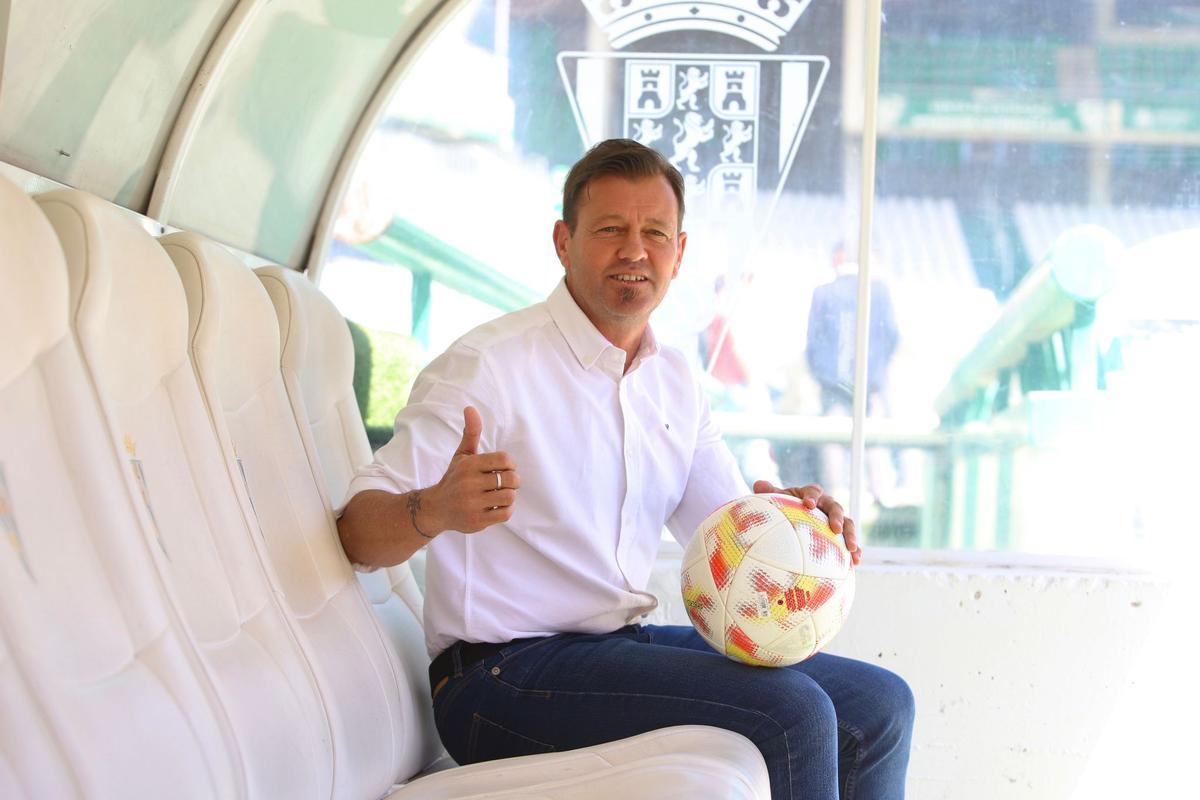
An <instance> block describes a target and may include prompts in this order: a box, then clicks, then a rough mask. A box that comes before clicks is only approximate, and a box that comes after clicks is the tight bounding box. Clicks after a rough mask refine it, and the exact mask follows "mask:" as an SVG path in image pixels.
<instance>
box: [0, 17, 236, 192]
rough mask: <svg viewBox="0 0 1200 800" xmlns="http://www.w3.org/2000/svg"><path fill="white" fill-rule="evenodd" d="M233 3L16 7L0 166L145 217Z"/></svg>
mask: <svg viewBox="0 0 1200 800" xmlns="http://www.w3.org/2000/svg"><path fill="white" fill-rule="evenodd" d="M233 5H234V0H224V1H223V2H206V3H175V2H173V3H161V2H158V0H127V1H126V2H112V0H48V1H47V2H28V1H26V2H20V1H19V0H18V2H15V3H13V4H12V8H11V18H10V20H9V31H8V33H9V36H8V41H7V47H6V51H5V54H4V58H5V63H4V72H3V84H2V85H0V159H3V160H5V161H8V162H11V163H13V164H16V165H17V166H20V167H23V168H24V169H27V170H29V171H30V172H35V173H37V174H39V175H42V176H44V177H47V178H51V179H53V180H56V181H59V182H61V183H66V184H68V185H71V186H76V187H79V188H81V189H85V190H87V191H89V192H92V193H94V194H97V195H100V196H101V197H104V198H106V199H109V200H112V201H113V202H115V203H118V204H119V205H122V206H126V207H129V208H133V209H137V210H145V207H146V203H147V202H148V200H149V197H150V190H151V188H152V187H153V184H154V178H155V174H156V171H157V169H158V162H159V159H160V157H161V156H162V151H163V147H164V146H165V145H166V141H167V137H168V135H169V134H170V131H171V126H172V125H173V124H174V122H175V117H176V115H177V114H178V113H179V108H180V106H181V105H182V103H183V99H184V96H185V95H186V94H187V91H188V88H189V87H190V86H191V83H192V79H193V77H194V76H195V73H196V70H197V69H198V68H199V66H200V63H201V61H202V59H203V57H204V54H205V53H206V52H207V50H208V47H209V45H210V44H211V43H212V40H213V38H214V37H215V36H216V34H217V31H218V30H219V28H220V25H221V23H222V22H223V21H224V20H225V18H226V16H227V15H228V14H229V9H230V8H231V7H232V6H233Z"/></svg>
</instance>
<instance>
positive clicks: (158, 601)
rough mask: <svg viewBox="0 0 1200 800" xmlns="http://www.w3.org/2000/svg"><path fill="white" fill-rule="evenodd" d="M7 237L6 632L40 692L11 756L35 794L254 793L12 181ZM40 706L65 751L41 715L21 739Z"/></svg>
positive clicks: (3, 329) (1, 299)
mask: <svg viewBox="0 0 1200 800" xmlns="http://www.w3.org/2000/svg"><path fill="white" fill-rule="evenodd" d="M0 240H2V241H3V246H2V247H0V339H3V341H4V347H3V348H0V469H2V475H0V493H2V495H3V496H2V498H0V528H2V529H3V542H2V543H0V634H2V636H3V638H4V640H5V641H6V643H7V646H8V649H9V655H10V656H11V658H12V664H11V666H9V667H5V669H4V672H5V673H6V674H7V675H8V676H9V677H6V678H5V689H6V691H7V690H8V689H9V688H10V687H12V686H13V685H15V684H14V683H12V682H10V678H11V677H13V676H16V675H19V676H20V680H19V684H21V685H24V686H26V687H27V688H28V691H29V696H28V702H27V703H25V704H23V707H14V706H10V705H9V703H8V702H7V701H6V702H5V705H4V723H3V729H4V730H5V734H4V737H3V740H0V743H2V744H3V745H4V748H5V757H4V760H5V761H7V762H9V763H15V762H17V761H20V763H21V767H19V768H17V769H16V774H15V778H14V781H15V782H19V783H20V784H21V785H22V786H23V787H25V788H24V790H25V791H26V792H27V793H28V794H30V795H32V796H35V797H51V796H53V797H60V796H66V797H70V796H71V794H72V792H71V791H70V789H69V788H67V787H64V786H62V785H61V784H62V783H63V782H67V781H73V783H74V786H75V789H76V790H77V792H78V794H79V795H80V796H83V797H89V798H90V797H114V798H115V797H121V798H147V799H149V798H164V797H196V798H211V797H240V796H242V795H243V792H242V791H241V787H240V783H241V778H240V766H239V764H238V762H237V759H236V758H235V757H234V755H233V753H234V750H233V749H232V747H231V739H230V736H231V731H230V730H229V728H228V726H227V725H226V722H225V720H224V718H223V716H222V714H221V713H220V711H219V704H218V703H217V701H216V697H215V693H214V692H213V689H212V686H211V684H210V683H209V681H208V680H207V677H206V674H205V672H204V669H203V667H202V666H201V664H200V662H199V660H198V658H197V657H196V654H195V652H194V650H193V648H192V646H191V644H190V640H189V638H188V637H187V635H186V633H185V631H184V628H183V625H182V623H181V621H180V620H179V619H178V617H177V616H176V614H175V613H174V611H173V609H172V608H171V606H170V605H169V604H167V603H166V602H164V598H165V593H164V587H163V586H162V585H161V583H160V582H159V581H158V579H157V573H156V570H155V569H154V567H153V565H152V563H151V555H150V552H149V550H150V547H151V546H157V545H156V544H154V545H152V540H151V537H149V536H148V535H147V531H148V530H149V528H148V527H147V526H148V524H149V521H148V520H146V519H144V518H142V517H141V516H140V512H139V511H138V509H137V508H136V506H135V505H134V503H133V502H132V498H131V494H130V488H131V485H130V483H129V481H128V473H127V469H128V465H127V464H125V463H122V462H119V461H118V459H117V457H116V454H115V453H114V452H113V447H112V441H111V433H110V430H109V427H108V423H107V421H106V420H105V418H104V417H103V415H102V414H101V413H100V412H99V409H98V406H97V404H96V398H95V395H94V391H93V386H92V385H91V383H90V381H89V380H88V377H87V375H86V373H85V372H84V369H83V367H82V365H81V363H80V359H79V354H78V351H77V350H76V345H75V340H74V338H73V337H72V335H71V333H70V330H69V327H68V307H69V301H68V288H67V269H66V266H65V264H64V261H63V254H62V249H61V248H60V245H59V242H58V240H57V239H56V238H55V235H54V231H53V230H52V229H51V227H50V225H49V224H48V223H47V221H46V218H45V217H44V216H43V215H42V213H41V212H40V211H39V210H38V208H37V206H36V205H35V204H34V203H33V202H32V201H30V200H29V199H28V198H27V197H26V196H25V195H24V194H22V193H21V192H20V191H19V190H17V189H16V188H15V187H14V186H12V185H11V184H10V183H8V182H7V181H5V180H3V179H0ZM131 355H132V354H131ZM10 709H12V710H11V711H10ZM34 709H36V710H37V712H38V713H39V714H40V715H41V717H42V719H43V720H44V723H45V728H44V729H45V730H46V731H47V732H48V733H49V734H50V735H52V737H53V740H54V742H56V744H57V749H58V754H57V755H56V754H55V753H50V752H47V751H46V750H45V749H44V748H43V750H42V752H41V753H40V754H37V755H34V754H31V753H30V752H29V750H28V748H31V747H36V746H37V742H38V741H39V739H40V738H41V737H38V736H37V735H36V731H37V728H34V729H33V730H32V731H31V733H32V734H33V735H32V736H31V737H30V739H28V740H24V741H22V742H20V743H19V744H14V743H12V735H11V733H10V728H9V726H10V725H15V724H18V721H19V719H20V717H21V715H28V714H31V713H32V712H33V710H34ZM10 714H13V715H14V716H12V717H10V716H9V715H10ZM12 747H17V748H18V749H15V750H14V749H11V748H12ZM59 757H61V759H64V760H65V762H66V765H65V766H64V767H63V768H62V770H61V771H60V770H56V769H55V768H54V767H53V766H52V765H53V764H54V762H55V761H56V760H57V758H59ZM56 784H57V786H56ZM59 789H62V790H63V791H62V792H61V793H60V791H59Z"/></svg>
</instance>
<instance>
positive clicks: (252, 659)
mask: <svg viewBox="0 0 1200 800" xmlns="http://www.w3.org/2000/svg"><path fill="white" fill-rule="evenodd" d="M38 203H39V205H40V206H41V208H42V210H43V212H45V214H46V216H47V217H48V218H49V220H50V222H51V224H52V225H53V226H54V227H55V229H56V230H57V231H58V232H59V235H60V238H61V240H62V241H63V244H64V249H65V251H66V258H67V264H68V267H69V274H70V276H71V288H72V292H71V296H72V300H73V304H74V328H75V333H76V336H77V339H78V343H79V350H80V353H81V354H82V356H83V360H84V364H85V366H86V368H87V370H88V372H89V374H90V376H91V378H92V381H93V383H94V384H95V385H96V387H97V388H98V389H99V397H100V399H101V404H102V406H103V410H104V411H105V413H106V414H107V416H108V419H109V421H110V423H111V425H112V427H113V429H114V430H115V432H116V434H117V435H118V436H119V440H117V441H115V442H114V443H113V447H114V449H115V450H117V451H118V456H119V457H121V458H124V459H127V460H128V463H129V465H130V471H131V474H133V476H134V479H135V481H136V486H137V489H138V492H137V494H136V495H135V497H136V500H137V502H140V503H142V505H143V510H144V511H145V512H146V516H147V517H148V518H149V519H150V521H151V524H152V525H153V526H154V529H155V538H156V541H157V542H158V544H159V546H157V547H153V548H152V552H153V553H154V555H155V563H156V565H157V566H158V568H159V571H160V573H161V575H162V577H163V580H164V582H165V583H166V585H167V586H168V589H169V591H170V594H171V596H172V597H173V598H174V599H175V600H176V602H177V603H178V606H179V610H180V614H181V616H182V617H183V620H184V622H185V623H186V625H187V628H188V630H189V632H190V633H191V637H192V640H193V641H194V642H195V644H196V648H197V651H198V653H199V654H200V657H201V659H202V661H203V663H204V665H205V668H206V670H207V672H208V674H209V676H210V678H211V680H212V682H213V685H214V686H215V688H216V690H217V694H218V696H219V698H220V701H221V703H222V708H223V710H224V712H225V716H226V717H227V718H228V719H229V721H230V723H231V727H232V729H233V733H234V738H235V739H236V743H237V748H238V752H239V755H240V757H241V760H242V763H243V767H244V770H245V774H246V784H247V785H246V793H247V795H248V796H249V797H252V798H260V797H262V798H265V797H276V796H280V795H286V796H288V797H293V798H301V797H303V798H312V799H313V800H318V799H319V798H327V797H329V793H330V785H331V782H332V771H333V754H332V750H331V745H330V740H329V739H330V737H329V731H328V722H327V718H326V714H325V710H324V708H323V706H322V702H321V697H320V693H319V689H318V686H317V681H316V680H315V678H314V676H313V673H312V670H311V669H310V667H309V663H308V661H307V660H306V658H305V655H304V653H303V650H302V647H301V643H300V642H299V641H298V640H297V634H296V632H294V631H293V629H292V621H291V620H289V618H288V614H287V612H286V611H285V610H284V608H283V607H282V606H281V605H280V602H279V599H278V598H277V597H276V596H275V593H274V592H273V590H272V588H271V580H270V578H269V577H268V574H267V572H266V570H265V569H264V561H265V559H264V558H263V557H262V556H261V554H260V553H259V552H258V551H257V550H256V547H255V542H256V540H255V538H254V537H253V536H252V534H251V527H250V526H251V522H250V521H249V520H248V518H247V515H246V513H245V511H244V509H248V504H247V503H245V502H243V501H242V498H241V497H240V496H239V495H240V488H241V487H240V485H239V483H237V482H235V481H231V480H230V472H229V470H227V469H226V465H225V463H224V461H223V458H224V457H223V455H222V452H221V448H220V446H219V445H218V443H217V439H216V435H215V433H214V431H213V429H212V426H211V424H210V422H209V419H208V414H207V412H206V411H205V408H204V404H203V401H202V400H201V397H200V391H199V388H198V387H197V385H196V379H195V375H194V374H193V372H192V366H191V361H190V360H189V358H188V310H187V300H186V298H185V297H184V293H183V287H182V286H181V285H180V282H179V278H178V276H177V275H176V273H175V269H174V265H173V264H172V263H171V260H170V259H169V258H168V257H167V255H166V253H164V252H163V249H162V247H160V246H159V244H158V242H156V241H155V240H154V239H153V238H152V237H151V236H150V235H149V234H147V233H146V232H145V231H143V230H142V229H141V227H139V226H138V224H137V223H136V222H135V221H134V220H132V219H130V218H129V217H128V216H127V215H125V214H124V213H122V212H120V211H118V210H117V209H116V208H115V207H113V206H112V205H110V204H108V203H106V202H104V201H102V200H100V199H99V198H97V197H95V196H93V195H89V194H86V193H84V192H79V191H75V190H64V191H57V192H51V193H48V194H44V195H41V196H39V198H38Z"/></svg>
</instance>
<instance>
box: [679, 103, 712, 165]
mask: <svg viewBox="0 0 1200 800" xmlns="http://www.w3.org/2000/svg"><path fill="white" fill-rule="evenodd" d="M671 121H672V122H674V123H675V129H676V133H675V136H674V137H673V138H672V139H671V144H673V145H675V152H674V153H673V154H672V155H671V158H670V159H669V160H670V162H671V163H672V164H674V165H675V166H676V167H680V168H682V165H683V164H685V163H686V164H687V169H688V171H689V172H699V171H700V164H699V160H700V156H699V154H698V153H696V148H697V147H699V146H700V145H702V144H704V143H705V142H708V141H711V140H712V138H713V123H714V122H715V121H716V120H711V119H710V120H709V121H708V122H705V121H704V117H703V116H701V115H700V113H699V112H696V111H689V112H687V113H686V114H684V115H683V122H680V121H679V119H678V118H676V119H673V120H671Z"/></svg>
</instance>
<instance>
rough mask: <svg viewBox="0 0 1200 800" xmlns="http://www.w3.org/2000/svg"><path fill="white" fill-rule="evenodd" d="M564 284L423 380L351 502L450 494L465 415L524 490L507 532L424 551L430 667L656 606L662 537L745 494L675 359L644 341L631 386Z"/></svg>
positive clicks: (603, 628) (695, 388)
mask: <svg viewBox="0 0 1200 800" xmlns="http://www.w3.org/2000/svg"><path fill="white" fill-rule="evenodd" d="M624 366H625V351H623V350H621V349H619V348H617V347H616V346H614V345H612V344H611V343H610V342H609V341H608V340H606V339H605V338H604V336H603V335H601V333H600V332H599V331H598V330H597V329H596V327H595V326H594V325H592V323H591V322H590V321H589V320H588V318H587V317H586V316H585V315H584V313H583V311H581V310H580V308H579V306H578V305H576V303H575V301H574V299H573V298H572V297H571V294H570V292H569V291H568V290H567V287H566V284H565V282H560V283H559V285H558V287H557V288H556V289H555V290H554V292H553V293H551V295H550V297H549V298H548V299H547V300H546V302H544V303H538V304H537V305H534V306H530V307H529V308H525V309H522V310H520V311H516V312H513V313H511V314H507V315H505V316H503V317H500V318H499V319H496V320H494V321H492V322H489V323H487V324H485V325H482V326H480V327H478V328H476V329H475V330H473V331H471V332H470V333H468V334H466V335H465V336H463V337H462V338H461V339H459V340H458V341H457V342H455V343H454V344H453V345H451V346H450V348H449V349H448V350H447V351H446V352H445V353H443V354H442V355H440V356H438V358H436V359H435V360H434V361H433V362H432V363H430V364H429V366H428V367H426V368H425V369H424V370H423V371H422V372H421V374H420V375H419V376H418V377H417V380H416V382H415V383H414V384H413V389H412V394H411V396H410V398H409V403H408V406H407V407H405V408H404V410H402V411H401V412H400V413H399V415H397V417H396V427H395V434H394V435H393V437H392V440H391V441H390V442H388V443H387V444H386V445H384V446H383V447H382V448H380V449H379V451H378V452H377V453H376V454H375V461H374V463H372V464H370V465H369V466H367V467H365V468H363V469H362V470H360V471H359V473H358V475H357V476H356V477H355V479H354V480H353V482H352V483H351V484H350V490H349V495H350V496H352V495H353V494H355V493H356V492H360V491H363V490H365V489H382V490H385V491H389V492H407V491H411V490H413V489H419V488H422V487H426V486H430V485H432V484H434V483H436V482H437V481H438V480H440V479H441V477H442V475H443V474H444V473H445V471H446V467H447V466H448V465H449V463H450V458H451V456H452V455H453V454H454V451H455V449H456V447H457V446H458V443H459V441H460V439H461V437H462V427H463V407H464V406H467V405H473V406H475V407H476V408H477V409H478V410H479V413H480V416H481V417H482V419H483V435H482V437H481V439H480V446H479V450H478V452H480V453H485V452H490V451H497V450H503V451H505V452H507V453H508V454H509V455H510V456H512V458H513V459H514V460H515V462H516V467H517V474H518V475H520V478H521V488H520V489H519V490H518V491H517V498H516V502H515V505H514V508H513V514H512V517H511V519H510V520H509V521H508V522H506V523H503V524H499V525H493V526H491V527H489V528H486V529H484V530H482V531H480V532H478V533H473V534H462V533H459V532H457V531H446V532H444V533H442V534H441V535H439V536H438V537H436V538H435V539H434V540H433V541H432V542H431V543H430V544H429V547H428V553H429V555H428V560H427V562H426V568H425V636H426V645H427V647H428V649H429V654H430V656H435V655H437V654H438V653H440V652H441V651H442V650H444V649H445V648H447V647H449V646H450V645H451V644H453V643H454V641H455V640H458V639H461V640H464V641H470V642H506V641H509V640H510V639H518V638H524V637H529V636H547V635H551V634H555V633H563V632H582V633H603V632H608V631H612V630H616V629H617V628H620V627H621V626H622V625H627V624H630V623H632V622H636V621H637V620H639V619H640V618H641V617H642V616H643V615H645V614H646V613H648V612H649V611H651V610H653V609H654V607H655V606H656V605H657V600H656V599H655V597H654V596H653V595H652V594H650V593H648V592H646V591H645V587H646V582H647V580H648V579H649V576H650V571H651V568H652V567H653V565H654V560H655V557H656V556H657V553H658V546H659V542H660V539H661V535H662V529H663V525H664V524H666V525H667V526H668V527H669V528H670V530H671V533H672V534H673V535H674V536H675V538H676V539H677V540H679V541H680V543H681V544H686V543H687V541H688V539H689V538H691V535H692V533H693V532H694V531H695V529H696V526H697V525H699V523H700V522H701V521H702V520H703V519H704V517H706V516H707V515H708V514H709V513H710V512H712V511H713V510H714V509H715V508H716V507H717V506H719V505H721V504H722V503H724V502H726V501H728V500H732V499H733V498H735V497H739V496H741V495H744V494H747V493H749V489H748V488H747V486H746V483H745V481H744V480H743V479H742V477H741V474H740V472H739V471H738V468H737V465H736V463H735V461H734V459H733V456H732V455H731V454H730V452H729V449H728V448H727V447H726V446H725V443H724V441H723V440H722V439H721V435H720V433H719V431H718V430H717V429H716V427H715V426H714V424H713V422H712V421H711V419H710V417H709V411H708V402H707V400H706V399H705V397H704V393H703V391H702V390H701V388H700V385H699V383H698V382H697V381H696V380H695V377H694V376H693V374H692V373H691V370H690V368H689V367H688V365H687V362H686V360H685V359H684V356H683V354H682V353H680V352H679V351H677V350H674V349H672V348H669V347H663V348H660V347H659V346H658V344H657V342H656V340H655V338H654V336H653V334H652V333H651V332H650V329H649V328H647V330H646V334H645V335H644V336H643V337H642V345H641V349H640V350H639V352H638V354H637V356H636V357H635V358H634V361H633V363H632V364H631V366H630V368H629V372H628V373H625V372H624Z"/></svg>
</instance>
